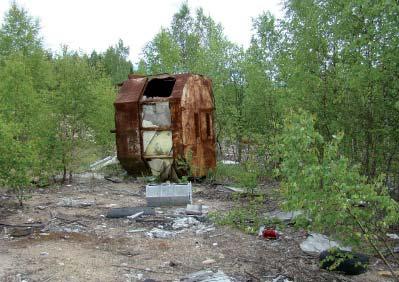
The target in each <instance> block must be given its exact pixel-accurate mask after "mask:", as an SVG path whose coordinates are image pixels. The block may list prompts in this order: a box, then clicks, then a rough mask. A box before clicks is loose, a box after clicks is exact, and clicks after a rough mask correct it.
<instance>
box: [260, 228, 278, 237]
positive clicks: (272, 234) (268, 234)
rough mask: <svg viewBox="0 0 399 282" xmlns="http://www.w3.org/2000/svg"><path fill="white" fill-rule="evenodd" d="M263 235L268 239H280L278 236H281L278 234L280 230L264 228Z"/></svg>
mask: <svg viewBox="0 0 399 282" xmlns="http://www.w3.org/2000/svg"><path fill="white" fill-rule="evenodd" d="M262 236H263V238H266V239H278V237H280V234H278V232H277V231H276V230H274V229H264V230H263V231H262Z"/></svg>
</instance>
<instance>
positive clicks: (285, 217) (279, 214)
mask: <svg viewBox="0 0 399 282" xmlns="http://www.w3.org/2000/svg"><path fill="white" fill-rule="evenodd" d="M302 214H303V211H300V210H299V211H288V212H284V211H273V212H270V213H268V214H267V215H268V217H269V218H276V219H278V220H281V221H284V222H290V221H292V220H293V219H295V218H296V217H298V216H300V215H302Z"/></svg>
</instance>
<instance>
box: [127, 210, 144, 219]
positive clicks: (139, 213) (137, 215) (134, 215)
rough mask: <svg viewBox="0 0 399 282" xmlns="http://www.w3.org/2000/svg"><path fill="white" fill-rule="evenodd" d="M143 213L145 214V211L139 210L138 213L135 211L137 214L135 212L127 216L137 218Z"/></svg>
mask: <svg viewBox="0 0 399 282" xmlns="http://www.w3.org/2000/svg"><path fill="white" fill-rule="evenodd" d="M142 214H144V212H143V211H141V212H138V213H135V214H133V215H129V216H127V218H128V219H135V218H137V217H139V216H140V215H142Z"/></svg>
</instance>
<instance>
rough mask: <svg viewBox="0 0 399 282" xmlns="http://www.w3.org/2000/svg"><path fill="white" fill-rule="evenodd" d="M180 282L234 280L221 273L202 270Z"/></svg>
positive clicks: (224, 281)
mask: <svg viewBox="0 0 399 282" xmlns="http://www.w3.org/2000/svg"><path fill="white" fill-rule="evenodd" d="M180 281H182V282H234V281H235V280H234V279H233V278H231V277H229V276H227V275H226V274H225V273H224V272H223V271H221V270H218V271H217V272H213V271H211V270H202V271H198V272H194V273H191V274H188V275H187V276H185V277H183V278H181V279H180Z"/></svg>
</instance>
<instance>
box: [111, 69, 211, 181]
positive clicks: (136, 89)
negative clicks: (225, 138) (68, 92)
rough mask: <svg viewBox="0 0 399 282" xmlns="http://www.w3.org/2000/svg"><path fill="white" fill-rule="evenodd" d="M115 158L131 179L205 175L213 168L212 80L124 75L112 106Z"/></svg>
mask: <svg viewBox="0 0 399 282" xmlns="http://www.w3.org/2000/svg"><path fill="white" fill-rule="evenodd" d="M114 106H115V126H116V128H115V133H116V147H117V156H118V159H119V161H120V163H121V165H122V166H123V168H124V169H126V171H127V172H128V173H129V174H132V175H142V174H147V173H149V172H152V174H153V175H156V176H159V175H171V174H176V175H177V176H182V175H190V176H194V177H202V176H206V175H207V173H208V172H209V171H212V170H214V169H215V167H216V141H215V130H214V98H213V93H212V81H211V80H210V79H209V78H207V77H205V76H202V75H198V74H191V73H186V74H176V75H169V74H161V75H153V76H138V75H129V79H128V80H126V81H124V82H123V84H122V85H121V87H120V89H119V93H118V95H117V98H116V100H115V103H114Z"/></svg>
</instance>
